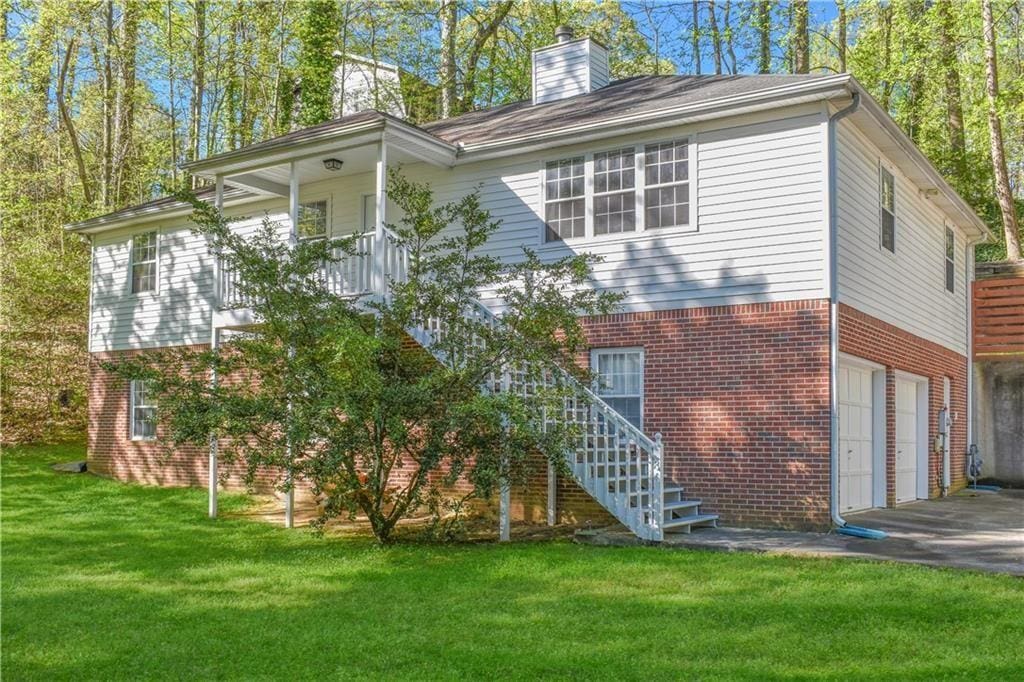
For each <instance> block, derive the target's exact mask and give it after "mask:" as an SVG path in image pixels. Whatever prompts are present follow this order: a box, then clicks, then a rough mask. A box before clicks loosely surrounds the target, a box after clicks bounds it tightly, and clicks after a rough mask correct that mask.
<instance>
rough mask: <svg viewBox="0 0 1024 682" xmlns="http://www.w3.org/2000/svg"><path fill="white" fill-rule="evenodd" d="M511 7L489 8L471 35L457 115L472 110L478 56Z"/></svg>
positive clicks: (503, 4)
mask: <svg viewBox="0 0 1024 682" xmlns="http://www.w3.org/2000/svg"><path fill="white" fill-rule="evenodd" d="M512 6H513V0H503V2H499V3H498V4H496V5H494V6H493V7H491V8H489V9H490V11H491V16H490V18H489V19H488V20H487V21H485V22H484V23H482V24H480V25H479V26H477V29H476V33H475V34H474V35H473V44H472V45H471V46H470V48H469V54H468V55H467V56H466V76H465V78H464V79H463V83H462V98H461V100H460V103H459V111H458V112H457V113H462V112H463V111H469V110H471V109H472V108H473V103H474V100H476V70H477V65H478V64H479V62H480V56H481V55H482V54H483V50H484V48H485V47H486V46H487V42H488V41H489V40H492V39H494V36H495V35H496V34H497V32H498V28H499V27H500V26H501V24H502V22H503V21H505V17H507V16H508V13H509V12H510V11H511V10H512Z"/></svg>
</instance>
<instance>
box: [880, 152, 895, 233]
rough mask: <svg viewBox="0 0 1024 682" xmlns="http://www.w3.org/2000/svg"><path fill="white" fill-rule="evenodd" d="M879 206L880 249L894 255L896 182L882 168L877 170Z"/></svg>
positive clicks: (890, 174)
mask: <svg viewBox="0 0 1024 682" xmlns="http://www.w3.org/2000/svg"><path fill="white" fill-rule="evenodd" d="M879 174H880V180H881V182H880V183H879V204H880V205H881V211H880V220H881V225H880V227H881V243H882V248H883V249H886V250H888V251H889V252H891V253H896V180H895V178H893V176H892V173H890V172H889V171H887V170H885V169H884V168H880V169H879Z"/></svg>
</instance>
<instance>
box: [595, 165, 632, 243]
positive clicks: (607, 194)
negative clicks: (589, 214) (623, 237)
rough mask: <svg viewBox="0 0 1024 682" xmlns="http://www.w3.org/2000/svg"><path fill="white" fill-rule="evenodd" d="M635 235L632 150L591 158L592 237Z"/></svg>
mask: <svg viewBox="0 0 1024 682" xmlns="http://www.w3.org/2000/svg"><path fill="white" fill-rule="evenodd" d="M635 231H636V149H635V148H633V147H628V148H626V149H619V150H616V151H611V152H600V153H598V154H594V234H595V235H602V234H617V233H620V232H635Z"/></svg>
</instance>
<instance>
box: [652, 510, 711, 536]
mask: <svg viewBox="0 0 1024 682" xmlns="http://www.w3.org/2000/svg"><path fill="white" fill-rule="evenodd" d="M707 525H710V526H712V527H714V526H717V525H718V514H694V515H693V516H684V517H683V518H680V519H672V520H671V521H665V522H664V523H663V524H662V526H661V527H662V528H663V529H664V530H666V531H671V532H673V533H689V532H690V529H691V528H693V527H695V526H707Z"/></svg>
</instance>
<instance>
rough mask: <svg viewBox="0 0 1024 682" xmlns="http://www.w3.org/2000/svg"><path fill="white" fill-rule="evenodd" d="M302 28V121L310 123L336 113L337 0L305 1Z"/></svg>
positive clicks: (303, 123)
mask: <svg viewBox="0 0 1024 682" xmlns="http://www.w3.org/2000/svg"><path fill="white" fill-rule="evenodd" d="M304 7H305V9H304V14H303V17H302V25H301V27H300V29H299V63H298V73H299V80H300V83H301V87H302V99H301V103H300V107H299V123H300V125H302V126H311V125H315V124H317V123H320V122H322V121H326V120H327V119H329V118H331V117H332V116H333V115H334V54H333V53H334V49H335V47H336V33H337V26H338V3H337V2H335V0H310V1H309V2H307V3H305V6H304Z"/></svg>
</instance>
